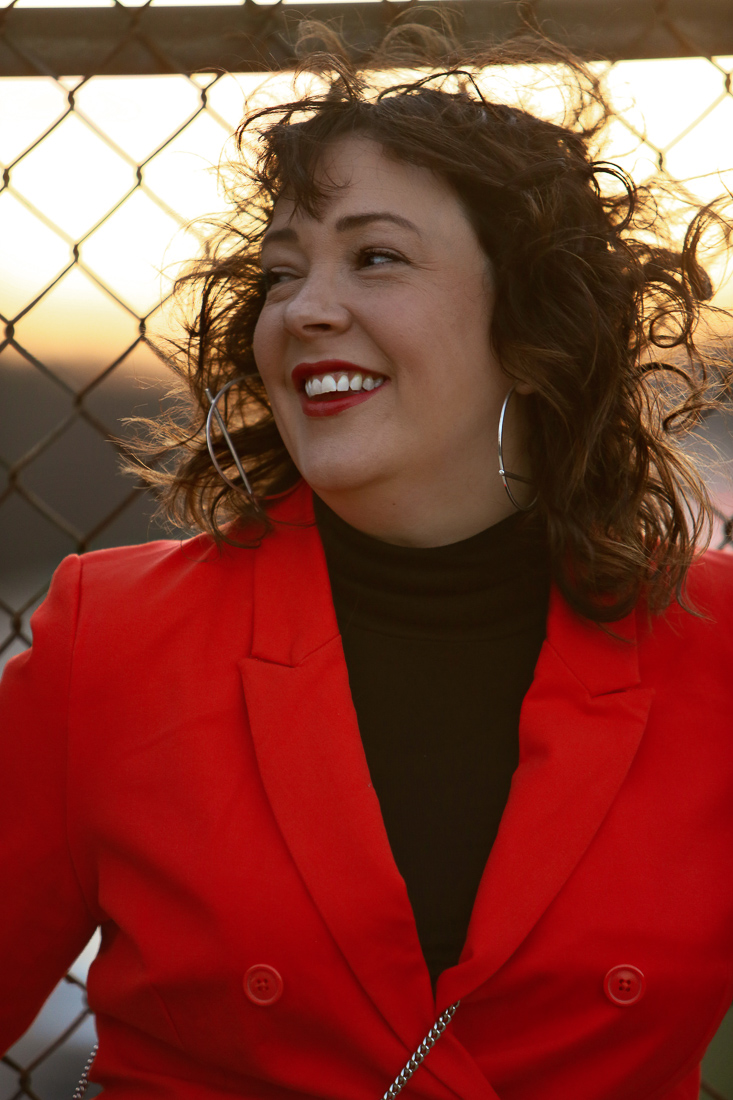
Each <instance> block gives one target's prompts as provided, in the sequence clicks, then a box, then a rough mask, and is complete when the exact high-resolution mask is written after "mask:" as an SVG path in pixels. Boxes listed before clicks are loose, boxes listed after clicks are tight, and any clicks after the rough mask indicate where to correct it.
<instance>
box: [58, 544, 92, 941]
mask: <svg viewBox="0 0 733 1100" xmlns="http://www.w3.org/2000/svg"><path fill="white" fill-rule="evenodd" d="M73 557H74V558H75V560H76V564H77V575H76V602H75V606H74V619H73V623H72V624H71V631H72V642H71V646H70V651H69V668H68V674H67V676H68V679H67V685H66V713H65V716H64V719H65V721H64V724H65V727H66V728H65V733H66V775H65V777H64V826H65V827H64V839H65V841H66V848H67V851H68V853H69V864H70V866H71V869H72V872H73V874H74V879H75V880H76V885H77V887H78V890H79V896H80V897H81V900H82V902H83V904H84V908H85V909H86V911H87V913H88V914H89V918H90V920H91V921H92V923H93V924H94V925H95V927H99V919H98V916H97V915H96V914H95V913H94V912H93V911H92V908H91V906H90V904H89V900H88V899H87V894H86V890H85V889H84V885H83V882H82V879H81V875H80V874H79V871H78V868H77V865H76V860H75V858H74V851H73V848H72V844H71V837H70V836H69V819H70V812H69V806H70V802H71V792H70V788H71V779H70V775H69V772H70V756H71V719H70V714H69V711H70V707H71V684H72V679H73V670H74V660H75V656H76V645H77V640H78V637H79V620H80V618H81V599H82V593H81V589H82V571H83V568H84V563H83V560H82V558H81V556H80V555H79V554H75V555H73Z"/></svg>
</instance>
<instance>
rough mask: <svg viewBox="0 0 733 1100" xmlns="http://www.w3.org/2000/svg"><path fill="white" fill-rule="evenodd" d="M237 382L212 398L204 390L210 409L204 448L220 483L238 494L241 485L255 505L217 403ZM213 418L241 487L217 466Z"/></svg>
mask: <svg viewBox="0 0 733 1100" xmlns="http://www.w3.org/2000/svg"><path fill="white" fill-rule="evenodd" d="M237 382H241V377H236V378H232V380H231V382H227V384H226V386H222V388H221V389H220V390H219V391H218V393H216V394H215V395H214V396H213V397H212V395H211V390H210V389H208V387H207V389H206V396H207V397H208V399H209V405H210V406H211V407H210V409H209V414H208V416H207V417H206V446H207V447H208V448H209V454H210V456H211V461H212V464H213V466H214V469H215V470H216V472H217V474H218V475H219V477H220V478H221V479H222V481H225V482H226V484H227V485H228V486H229V487H230V488H231V489H236V490H237V492H240V493H241V492H242V485H243V486H244V489H245V492H246V493H247V496H248V497H249V498H250V500H251V501H252V502H253V503H254V504H256V503H257V501H256V498H255V495H254V493H253V492H252V486H251V485H250V483H249V478H248V477H247V475H246V473H245V472H244V466H242V463H241V460H240V458H239V455H238V454H237V452H236V451H235V449H234V444H233V443H232V439H231V436H230V435H229V432H228V431H227V426H226V424H225V423H224V417H223V416H222V415H221V413H220V412H219V401H220V400H221V398H222V397H224V396H225V394H227V393H228V392H229V390H230V389H231V388H232V386H234V385H235V384H236V383H237ZM213 418H216V423H217V425H218V427H219V431H220V432H221V434H222V436H223V437H224V442H225V443H226V445H227V447H228V448H229V453H230V454H231V456H232V459H233V460H234V465H235V466H236V467H237V473H238V474H239V476H240V477H241V479H242V485H237V483H236V482H235V481H232V479H231V478H230V477H227V475H226V474H225V473H224V471H223V470H222V468H221V466H220V465H219V460H218V459H217V457H216V454H215V453H214V444H213V442H212V440H211V421H212V419H213Z"/></svg>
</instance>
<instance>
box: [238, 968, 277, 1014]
mask: <svg viewBox="0 0 733 1100" xmlns="http://www.w3.org/2000/svg"><path fill="white" fill-rule="evenodd" d="M282 991H283V980H282V978H281V977H280V975H279V974H278V972H277V970H276V969H275V967H274V966H268V965H267V964H266V963H258V964H257V965H256V966H250V968H249V970H248V971H247V973H246V974H245V975H244V992H245V993H246V994H247V996H248V997H249V999H250V1001H251V1002H252V1004H253V1005H274V1003H275V1001H279V1000H280V997H281V995H282Z"/></svg>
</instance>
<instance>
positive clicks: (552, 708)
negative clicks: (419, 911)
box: [437, 591, 653, 1010]
mask: <svg viewBox="0 0 733 1100" xmlns="http://www.w3.org/2000/svg"><path fill="white" fill-rule="evenodd" d="M612 629H613V631H614V633H615V634H622V635H623V636H624V640H620V639H618V638H614V637H611V636H610V635H609V634H608V633H606V632H605V631H603V630H602V629H601V628H600V627H599V626H597V625H595V624H592V623H589V622H587V621H585V620H581V619H580V618H579V617H578V616H576V615H575V614H574V613H573V612H572V611H571V610H570V608H569V607H568V605H567V604H566V602H565V601H564V600H563V598H562V596H561V595H560V594H559V592H557V591H553V593H552V597H551V603H550V613H549V617H548V634H547V640H546V641H545V644H544V646H543V648H542V651H541V653H540V658H539V661H538V663H537V668H536V671H535V677H534V680H533V682H532V686H531V687H530V690H529V692H528V693H527V695H526V697H525V700H524V703H523V706H522V712H521V717H520V725H519V740H520V758H519V766H518V768H517V770H516V772H515V774H514V777H513V780H512V786H511V791H510V795H509V800H508V803H507V807H506V810H505V812H504V815H503V817H502V821H501V825H500V828H499V832H498V835H497V839H496V842H495V844H494V846H493V849H492V851H491V855H490V857H489V860H488V863H487V865H486V869H485V871H484V874H483V877H482V879H481V883H480V886H479V890H478V895H477V898H476V903H475V906H474V910H473V914H472V917H471V923H470V926H469V931H468V936H467V940H466V945H465V947H464V950H463V953H462V955H461V959H460V960H459V963H458V965H457V966H455V967H452V968H451V969H450V970H447V971H445V972H444V973H443V975H442V976H441V979H440V982H439V985H438V990H437V1007H438V1009H439V1010H442V1009H443V1008H444V1007H445V1006H447V1005H448V1004H451V1003H452V1002H453V1001H455V1000H456V999H458V998H460V997H464V996H466V995H467V994H468V993H470V992H471V991H472V990H474V989H475V988H477V987H478V986H479V985H481V984H482V983H483V982H485V981H487V980H488V979H489V978H490V977H491V975H492V974H494V973H495V972H496V971H497V970H498V969H499V967H501V966H502V965H503V964H504V963H505V962H506V961H507V959H508V958H509V957H510V956H511V955H512V953H513V952H514V951H516V950H517V948H518V947H519V946H520V944H521V943H522V941H523V940H524V939H525V937H526V936H527V935H528V934H529V933H530V932H531V930H532V929H533V927H534V926H535V924H536V923H537V921H538V920H539V919H540V917H541V916H542V914H543V913H544V912H545V910H546V909H547V907H548V906H549V905H550V904H551V902H552V901H553V899H554V898H555V897H556V895H557V894H558V892H559V891H560V890H561V888H562V886H563V884H564V883H565V882H566V880H567V879H568V877H569V876H570V875H571V874H572V872H573V870H574V868H575V867H576V866H577V864H578V862H579V860H580V859H581V857H582V856H583V853H584V852H585V851H586V849H587V848H588V846H589V844H590V843H591V841H592V840H593V837H594V836H595V834H596V832H597V830H598V828H599V827H600V825H601V823H602V821H603V818H604V817H605V815H606V813H607V811H608V809H609V807H610V806H611V803H612V802H613V800H614V798H615V797H616V794H617V792H618V790H619V787H620V786H621V784H622V783H623V781H624V778H625V777H626V774H627V772H628V770H629V767H630V766H631V763H632V761H633V758H634V755H635V753H636V750H637V748H638V746H639V742H640V740H641V736H642V734H643V731H644V728H645V726H646V721H647V716H648V711H649V706H650V704H651V699H652V695H653V693H652V692H651V691H649V690H647V689H644V688H642V687H640V686H639V669H638V660H637V647H636V633H635V630H636V622H635V616H634V615H631V616H629V617H628V619H625V620H623V621H622V622H621V623H614V624H612Z"/></svg>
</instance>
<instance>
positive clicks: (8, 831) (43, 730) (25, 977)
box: [0, 557, 96, 1052]
mask: <svg viewBox="0 0 733 1100" xmlns="http://www.w3.org/2000/svg"><path fill="white" fill-rule="evenodd" d="M80 576H81V563H80V559H79V558H78V557H71V558H67V559H66V560H65V561H64V562H63V563H62V565H61V566H60V567H59V569H58V570H57V572H56V575H55V577H54V580H53V583H52V586H51V591H50V593H49V596H48V598H47V600H46V601H45V603H44V604H43V605H42V606H41V607H40V608H39V610H38V611H37V612H36V614H35V615H34V616H33V619H32V623H31V626H32V630H33V647H32V649H31V650H28V651H27V652H25V653H23V654H21V655H19V656H18V657H15V658H14V659H13V660H11V661H10V662H9V663H8V666H7V668H6V670H5V675H4V676H3V679H2V682H0V898H1V899H2V900H1V901H0V1051H2V1052H4V1051H5V1050H7V1048H8V1047H9V1046H11V1045H12V1043H13V1042H15V1040H16V1039H17V1038H18V1037H19V1036H20V1035H22V1033H23V1032H24V1031H25V1030H26V1029H27V1028H28V1026H29V1025H30V1024H31V1023H32V1021H33V1019H34V1017H35V1016H36V1014H37V1013H38V1011H39V1010H40V1008H41V1007H42V1005H43V1002H44V1001H45V1000H46V997H47V996H48V995H49V993H50V992H51V991H52V990H53V988H54V986H55V985H56V983H57V982H58V981H59V980H60V979H61V978H62V977H63V975H64V973H65V971H66V970H67V969H68V967H69V966H70V965H71V964H72V963H73V961H74V959H75V958H76V957H77V956H78V954H79V953H80V951H81V950H82V949H83V948H84V946H85V944H86V943H87V942H88V940H89V938H90V937H91V935H92V934H93V932H94V929H95V926H96V921H95V919H94V918H93V916H92V915H91V913H90V912H89V910H88V908H87V906H86V904H85V901H84V898H83V895H82V891H81V889H80V885H79V881H78V879H77V876H76V873H75V870H74V864H73V860H72V857H71V852H70V849H69V845H68V840H67V776H66V772H67V735H68V728H67V724H68V723H67V715H68V699H69V688H70V682H71V676H72V665H73V658H74V638H75V631H76V622H77V616H78V608H79V601H80Z"/></svg>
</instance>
